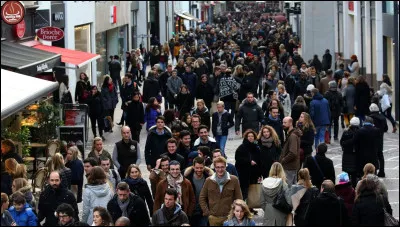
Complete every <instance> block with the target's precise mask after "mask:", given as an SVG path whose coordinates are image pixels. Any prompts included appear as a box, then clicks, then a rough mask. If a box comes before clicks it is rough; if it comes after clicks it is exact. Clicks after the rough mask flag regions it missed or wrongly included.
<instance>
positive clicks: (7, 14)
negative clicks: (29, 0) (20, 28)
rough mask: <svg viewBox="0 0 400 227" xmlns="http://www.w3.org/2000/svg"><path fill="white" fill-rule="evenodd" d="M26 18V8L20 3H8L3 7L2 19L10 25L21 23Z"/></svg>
mask: <svg viewBox="0 0 400 227" xmlns="http://www.w3.org/2000/svg"><path fill="white" fill-rule="evenodd" d="M24 17H25V7H24V5H22V3H21V2H18V1H6V2H5V3H4V4H3V5H2V6H1V19H2V20H3V21H4V22H5V23H6V24H10V25H15V24H18V23H19V22H21V21H22V20H23V19H24Z"/></svg>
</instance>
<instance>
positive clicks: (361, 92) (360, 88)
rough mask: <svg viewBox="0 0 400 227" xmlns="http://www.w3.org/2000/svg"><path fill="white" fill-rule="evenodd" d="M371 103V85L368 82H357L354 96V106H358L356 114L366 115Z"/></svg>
mask: <svg viewBox="0 0 400 227" xmlns="http://www.w3.org/2000/svg"><path fill="white" fill-rule="evenodd" d="M370 104H371V99H370V92H369V86H368V84H367V82H364V83H357V84H356V95H355V96H354V106H355V107H357V110H356V115H366V114H368V113H369V105H370Z"/></svg>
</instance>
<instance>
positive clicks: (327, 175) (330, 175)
mask: <svg viewBox="0 0 400 227" xmlns="http://www.w3.org/2000/svg"><path fill="white" fill-rule="evenodd" d="M315 160H316V161H317V163H318V165H319V168H321V171H322V173H323V174H324V178H322V176H321V173H320V171H319V170H318V168H317V166H316V165H315V162H314V160H313V157H312V156H309V157H307V158H306V160H305V162H304V166H303V168H308V170H309V171H310V176H311V181H312V183H313V185H315V187H317V188H321V184H322V182H323V181H324V180H331V181H332V182H335V179H336V175H335V168H334V167H333V162H332V160H331V159H329V158H327V157H326V156H325V154H319V153H317V154H316V155H315Z"/></svg>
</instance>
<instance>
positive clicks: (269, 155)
mask: <svg viewBox="0 0 400 227" xmlns="http://www.w3.org/2000/svg"><path fill="white" fill-rule="evenodd" d="M257 140H258V144H259V146H260V151H261V152H260V170H261V175H262V176H263V178H267V177H268V175H269V170H270V169H271V166H272V163H274V162H276V161H279V156H280V155H281V151H282V149H281V142H280V140H279V137H278V134H277V133H276V132H275V129H274V128H272V127H271V126H268V125H266V126H263V127H262V128H261V130H260V132H259V133H258V137H257Z"/></svg>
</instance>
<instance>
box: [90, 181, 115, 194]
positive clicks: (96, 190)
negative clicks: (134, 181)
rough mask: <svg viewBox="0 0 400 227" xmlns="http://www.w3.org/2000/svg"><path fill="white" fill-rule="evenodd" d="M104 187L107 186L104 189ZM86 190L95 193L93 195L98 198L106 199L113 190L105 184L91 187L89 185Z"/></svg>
mask: <svg viewBox="0 0 400 227" xmlns="http://www.w3.org/2000/svg"><path fill="white" fill-rule="evenodd" d="M104 185H106V186H105V187H104ZM85 188H86V189H88V190H90V191H92V192H93V194H95V195H96V196H97V197H105V196H107V195H109V193H110V191H111V188H110V186H109V184H107V183H105V184H100V185H90V184H87V185H86V186H85Z"/></svg>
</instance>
